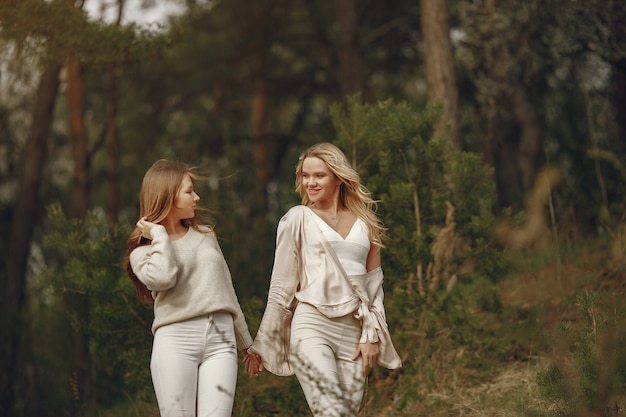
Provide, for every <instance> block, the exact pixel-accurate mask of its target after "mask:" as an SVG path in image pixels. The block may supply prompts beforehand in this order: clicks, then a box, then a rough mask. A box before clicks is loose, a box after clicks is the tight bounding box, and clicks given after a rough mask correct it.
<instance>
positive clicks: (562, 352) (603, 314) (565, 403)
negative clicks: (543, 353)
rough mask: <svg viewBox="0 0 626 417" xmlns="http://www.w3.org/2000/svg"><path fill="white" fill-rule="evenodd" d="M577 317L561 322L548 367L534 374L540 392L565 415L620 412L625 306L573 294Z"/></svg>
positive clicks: (625, 370) (625, 380)
mask: <svg viewBox="0 0 626 417" xmlns="http://www.w3.org/2000/svg"><path fill="white" fill-rule="evenodd" d="M575 304H576V308H577V310H578V312H579V314H580V317H579V318H577V319H576V320H574V321H564V322H561V323H560V325H559V327H558V328H557V330H556V332H555V334H554V336H553V339H554V343H553V348H554V359H553V363H552V365H551V366H550V367H549V368H548V369H546V370H545V371H542V372H540V373H539V374H538V376H537V382H538V385H539V388H540V392H541V394H542V395H543V396H544V397H545V398H546V399H549V400H550V401H552V402H553V404H554V405H555V407H556V408H557V409H559V410H560V411H561V412H562V413H564V414H565V415H607V416H613V415H621V414H615V413H619V411H615V410H623V408H624V406H625V403H624V398H623V392H624V389H625V388H626V343H625V342H626V332H625V331H624V323H625V319H626V310H624V306H623V303H622V302H621V301H618V300H617V299H615V297H614V296H613V297H606V295H602V294H601V293H596V292H586V293H584V294H582V295H578V296H577V297H576V303H575Z"/></svg>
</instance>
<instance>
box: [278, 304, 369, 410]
mask: <svg viewBox="0 0 626 417" xmlns="http://www.w3.org/2000/svg"><path fill="white" fill-rule="evenodd" d="M360 337H361V324H360V322H359V321H358V320H357V319H356V318H354V316H352V315H351V314H350V315H347V316H343V317H339V318H333V319H329V318H328V317H326V316H324V315H323V314H322V313H320V312H319V311H318V310H317V309H316V308H315V307H313V306H311V305H310V304H305V303H300V304H298V307H297V308H296V311H295V313H294V316H293V320H292V323H291V346H290V350H291V363H292V364H293V366H294V368H295V373H296V376H297V377H298V381H299V382H300V385H301V386H302V391H304V396H305V397H306V400H307V403H308V404H309V408H310V409H311V412H312V413H313V415H314V416H315V417H331V416H332V417H335V416H336V417H339V416H341V417H351V416H356V415H357V414H358V412H359V409H360V407H361V401H362V399H363V392H364V389H365V377H364V376H363V371H362V365H361V362H362V358H361V357H359V358H358V359H357V360H356V361H353V360H352V357H353V356H354V352H355V351H356V348H357V346H358V343H359V339H360Z"/></svg>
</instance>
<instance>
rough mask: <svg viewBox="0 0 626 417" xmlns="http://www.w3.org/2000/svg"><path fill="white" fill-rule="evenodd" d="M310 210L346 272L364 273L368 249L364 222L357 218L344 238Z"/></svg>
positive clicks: (368, 243) (351, 273)
mask: <svg viewBox="0 0 626 417" xmlns="http://www.w3.org/2000/svg"><path fill="white" fill-rule="evenodd" d="M311 212H312V213H313V214H314V215H315V222H316V223H317V225H318V226H319V228H320V230H321V231H322V234H323V235H324V237H325V238H326V240H327V241H328V243H330V246H332V248H333V250H334V251H335V254H336V255H337V258H339V262H340V263H341V266H343V269H344V270H345V271H346V274H348V275H359V274H364V273H366V272H367V269H366V266H365V265H366V262H367V254H368V253H369V251H370V240H369V237H368V234H367V226H366V225H365V222H363V220H361V219H359V218H357V219H356V221H355V222H354V224H353V225H352V228H351V229H350V232H349V233H348V235H347V236H346V238H345V239H344V238H343V237H342V236H341V235H340V234H339V233H338V232H337V231H336V230H335V229H333V228H332V227H330V225H329V224H328V223H326V222H325V221H324V220H323V219H322V218H321V217H320V216H318V215H317V214H316V213H315V212H314V211H313V210H311Z"/></svg>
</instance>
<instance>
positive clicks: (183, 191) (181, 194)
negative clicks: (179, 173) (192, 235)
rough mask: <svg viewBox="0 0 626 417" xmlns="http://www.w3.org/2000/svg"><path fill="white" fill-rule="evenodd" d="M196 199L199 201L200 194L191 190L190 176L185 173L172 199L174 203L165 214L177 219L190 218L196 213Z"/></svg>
mask: <svg viewBox="0 0 626 417" xmlns="http://www.w3.org/2000/svg"><path fill="white" fill-rule="evenodd" d="M198 201H200V196H199V195H198V194H196V192H195V191H194V190H193V182H192V181H191V176H190V175H189V174H185V176H184V177H183V180H182V182H181V183H180V188H179V190H178V193H177V194H176V198H175V199H174V205H173V206H172V208H171V210H170V212H169V214H168V215H167V216H168V217H171V218H174V219H175V220H177V221H178V220H183V219H191V218H193V217H194V216H195V215H196V204H197V203H198Z"/></svg>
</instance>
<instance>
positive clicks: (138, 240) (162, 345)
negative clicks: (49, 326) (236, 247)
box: [124, 159, 252, 417]
mask: <svg viewBox="0 0 626 417" xmlns="http://www.w3.org/2000/svg"><path fill="white" fill-rule="evenodd" d="M197 179H199V177H198V176H197V175H196V174H195V173H194V168H192V167H190V166H188V165H186V164H182V163H178V162H173V161H168V160H164V159H161V160H158V161H156V162H155V163H154V164H153V165H152V166H151V167H150V169H148V171H147V172H146V174H145V176H144V178H143V182H142V185H141V191H140V192H139V205H140V218H139V221H137V224H136V227H135V229H134V230H133V232H132V233H131V235H130V238H129V239H128V249H127V254H126V261H125V265H124V267H125V271H126V273H127V274H128V276H129V277H130V278H131V279H132V280H133V282H134V283H135V286H136V288H137V293H138V296H139V298H140V300H142V301H148V302H153V303H154V321H153V323H152V332H153V334H154V341H153V347H152V357H151V363H150V369H151V373H152V381H153V384H154V390H155V393H156V397H157V402H158V405H159V410H160V413H161V416H163V417H166V416H167V417H195V416H198V417H207V416H209V415H210V416H222V417H230V416H231V413H232V407H233V401H234V395H235V385H236V381H237V349H239V350H241V351H242V352H243V354H244V357H246V356H247V355H248V354H247V348H248V347H249V346H250V345H251V343H252V337H251V336H250V333H249V331H248V326H247V324H246V321H245V318H244V315H243V312H242V310H241V307H240V305H239V302H238V300H237V296H236V294H235V290H234V288H233V284H232V279H231V275H230V272H229V269H228V266H227V264H226V261H225V259H224V255H223V254H222V251H221V249H220V246H219V244H218V242H217V238H216V236H215V232H214V231H213V229H212V228H211V227H209V226H206V225H201V224H200V223H199V221H198V219H197V216H196V211H198V210H199V207H198V206H197V204H198V202H199V201H200V197H199V196H198V194H196V192H195V190H194V181H196V180H197Z"/></svg>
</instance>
